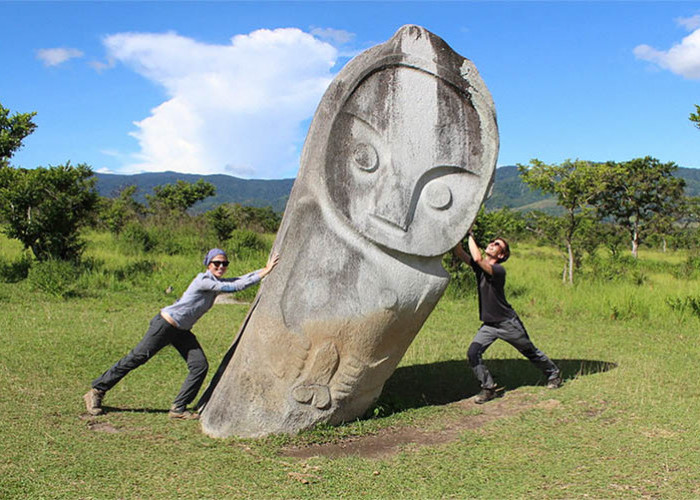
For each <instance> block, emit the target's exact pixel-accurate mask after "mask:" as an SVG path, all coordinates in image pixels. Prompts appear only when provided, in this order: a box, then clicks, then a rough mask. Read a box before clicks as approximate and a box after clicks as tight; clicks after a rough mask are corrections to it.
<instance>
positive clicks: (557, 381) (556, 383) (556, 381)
mask: <svg viewBox="0 0 700 500" xmlns="http://www.w3.org/2000/svg"><path fill="white" fill-rule="evenodd" d="M561 384H562V380H561V377H560V376H558V375H557V376H556V377H554V378H550V379H549V380H547V389H559V388H560V387H561Z"/></svg>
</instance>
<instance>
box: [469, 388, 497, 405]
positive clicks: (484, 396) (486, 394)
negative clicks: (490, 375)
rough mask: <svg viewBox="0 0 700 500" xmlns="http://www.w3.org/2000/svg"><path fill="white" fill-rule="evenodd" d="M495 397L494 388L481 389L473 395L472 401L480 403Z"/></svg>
mask: <svg viewBox="0 0 700 500" xmlns="http://www.w3.org/2000/svg"><path fill="white" fill-rule="evenodd" d="M495 398H496V389H481V392H480V393H479V394H477V395H476V396H475V397H474V402H475V403H476V404H478V405H480V404H484V403H486V402H487V401H491V400H492V399H495Z"/></svg>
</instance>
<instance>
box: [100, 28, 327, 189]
mask: <svg viewBox="0 0 700 500" xmlns="http://www.w3.org/2000/svg"><path fill="white" fill-rule="evenodd" d="M104 44H105V46H106V47H107V51H108V58H113V59H114V60H116V61H118V62H121V63H123V64H126V65H127V66H128V67H130V68H132V69H133V70H134V71H136V72H138V73H139V74H141V75H143V76H144V77H146V78H147V79H149V80H150V81H152V82H154V83H156V84H158V85H160V86H162V87H163V88H164V89H165V92H166V94H167V96H168V100H166V101H165V102H163V103H162V104H160V105H159V106H157V107H155V108H154V109H152V110H151V114H150V116H148V117H146V118H144V119H143V120H140V121H137V122H135V125H136V127H137V130H135V131H134V132H133V133H132V135H133V136H134V137H135V138H136V139H137V140H138V141H139V144H140V147H141V151H140V152H139V153H138V154H137V155H136V156H135V159H136V161H135V162H133V163H132V164H130V165H127V166H125V170H128V171H132V172H134V171H164V170H173V171H178V172H189V173H201V174H212V173H229V174H232V175H238V176H242V177H258V178H277V177H281V176H294V175H295V174H296V170H297V168H298V159H299V154H300V149H301V145H302V144H303V140H304V135H305V133H306V131H305V130H301V128H302V127H301V126H302V123H303V122H304V121H305V120H308V119H309V118H310V117H311V116H312V115H313V112H314V110H315V107H316V106H317V104H318V102H319V100H320V97H321V95H322V94H323V92H324V91H325V89H326V87H327V86H328V84H329V83H330V81H331V79H332V76H333V75H331V73H330V69H331V68H332V67H333V65H334V63H335V61H336V59H337V57H338V54H337V50H336V49H335V48H333V47H332V46H331V45H329V44H327V43H325V42H322V41H319V40H318V39H316V38H314V37H313V36H312V35H310V34H308V33H304V32H302V31H301V30H298V29H294V28H285V29H277V30H257V31H254V32H252V33H250V34H247V35H236V36H234V37H233V38H232V39H231V43H230V44H228V45H211V44H206V43H202V42H198V41H196V40H193V39H191V38H187V37H183V36H180V35H177V34H175V33H165V34H148V33H120V34H116V35H111V36H108V37H106V38H105V39H104Z"/></svg>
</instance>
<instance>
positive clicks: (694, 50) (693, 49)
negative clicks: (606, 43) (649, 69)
mask: <svg viewBox="0 0 700 500" xmlns="http://www.w3.org/2000/svg"><path fill="white" fill-rule="evenodd" d="M634 55H635V56H636V57H637V59H642V60H645V61H650V62H652V63H655V64H657V65H659V66H660V67H661V68H664V69H667V70H669V71H671V72H673V73H675V74H677V75H681V76H683V77H685V78H689V79H700V29H696V30H695V31H693V32H692V33H691V34H690V35H688V36H686V37H685V38H683V40H682V41H681V43H678V44H676V45H674V46H673V47H671V48H670V49H668V50H666V51H664V50H657V49H655V48H653V47H650V46H649V45H638V46H637V47H635V48H634Z"/></svg>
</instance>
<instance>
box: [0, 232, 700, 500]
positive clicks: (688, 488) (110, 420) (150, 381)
mask: <svg viewBox="0 0 700 500" xmlns="http://www.w3.org/2000/svg"><path fill="white" fill-rule="evenodd" d="M20 254H21V248H20V247H19V246H17V245H15V244H14V243H13V242H9V241H8V240H6V239H0V256H1V257H2V258H3V259H5V260H6V261H10V260H12V259H17V258H19V256H20ZM87 257H89V258H91V259H93V260H94V262H96V263H97V264H96V265H95V266H94V267H95V270H93V271H90V272H85V273H84V274H83V275H82V276H81V278H80V279H81V280H83V281H82V286H83V288H84V289H85V290H86V291H85V292H84V293H82V294H77V295H75V296H69V297H68V298H62V297H61V296H52V295H47V294H45V293H41V292H39V291H35V290H32V289H31V287H30V283H28V281H29V280H24V281H20V282H17V283H0V311H1V312H0V359H1V360H2V361H0V443H1V444H0V451H1V452H2V453H0V497H2V498H27V499H34V498H98V499H102V498H166V497H178V498H192V499H194V498H356V497H361V496H367V497H370V498H445V497H446V498H473V497H477V498H529V497H544V498H580V497H591V498H639V497H652V498H697V497H700V486H699V485H700V423H698V415H700V381H699V380H698V377H697V367H698V366H699V365H700V349H699V348H698V345H699V339H698V336H699V332H700V318H699V317H698V316H697V315H696V313H694V312H693V311H692V309H691V308H685V309H681V308H676V309H673V308H672V307H671V306H670V305H669V299H670V300H671V301H672V300H673V299H685V298H688V297H695V298H700V281H698V280H697V279H695V278H693V279H686V278H681V277H679V276H682V275H681V274H680V273H679V272H678V270H679V269H680V268H681V266H682V265H683V263H684V262H685V261H686V255H685V254H683V253H671V254H662V253H656V252H649V251H643V252H642V253H641V256H640V263H639V264H638V265H637V266H638V269H637V272H636V274H635V273H632V272H629V273H626V274H624V275H622V276H620V277H619V279H615V280H612V281H605V280H600V279H594V278H593V277H590V276H589V277H586V278H585V279H580V280H579V281H578V282H577V283H576V284H575V285H574V286H572V287H570V286H564V285H562V284H561V265H562V262H563V261H562V260H561V258H560V257H559V255H558V254H557V252H556V251H554V250H552V249H548V248H544V247H535V246H531V245H515V246H514V247H513V257H512V258H511V260H510V261H509V262H508V263H507V264H506V266H507V269H508V285H507V286H508V290H510V292H511V293H510V295H509V297H510V299H511V302H512V303H513V305H514V306H515V308H516V309H517V310H518V311H519V312H520V314H521V316H522V318H523V321H524V322H525V324H526V326H527V328H528V331H529V332H530V334H531V336H532V338H533V339H534V341H535V343H536V344H537V345H538V347H540V348H541V349H542V350H544V351H545V352H546V353H548V354H549V355H550V356H551V357H552V358H554V359H555V360H556V361H557V362H558V363H559V364H560V366H561V367H562V368H563V369H564V374H565V377H566V383H565V385H564V386H563V387H562V388H561V389H559V390H557V391H548V390H546V389H545V388H544V387H543V380H542V378H541V376H540V375H539V373H538V372H537V370H535V369H534V368H533V367H532V366H530V365H529V363H527V362H526V361H524V360H523V359H521V358H520V357H519V355H518V353H517V352H516V351H515V350H513V349H512V348H511V347H510V346H508V345H506V344H504V343H500V342H497V343H496V344H494V345H493V346H492V347H491V349H489V351H488V352H487V354H486V359H487V363H488V364H489V366H490V367H491V368H492V371H493V373H494V375H495V377H496V379H497V381H498V382H499V383H500V384H501V385H503V386H504V387H505V388H506V390H507V391H517V392H516V393H513V392H511V397H514V394H517V393H521V394H526V395H528V396H529V397H531V398H534V399H535V400H537V401H542V402H551V401H550V400H553V399H554V400H556V401H557V402H558V404H544V405H539V406H537V405H536V406H534V407H532V408H530V409H528V410H526V411H524V412H521V413H518V414H517V415H511V416H505V417H503V418H500V419H496V420H494V421H492V422H490V423H488V424H487V425H485V426H483V427H480V428H477V429H472V430H464V431H462V432H461V433H460V435H459V437H458V439H457V440H455V441H454V442H451V443H448V444H443V445H434V446H426V447H421V448H416V447H407V448H406V449H404V450H403V451H401V452H400V453H398V454H397V455H395V456H391V457H388V458H383V459H369V458H362V457H347V458H336V459H331V458H311V459H307V460H301V459H295V458H289V457H285V456H283V455H281V454H280V450H281V448H282V446H283V445H290V444H304V443H312V442H330V441H336V440H339V439H342V438H343V437H346V436H362V435H366V434H369V433H375V432H380V431H381V430H382V429H386V428H389V427H396V426H403V425H409V424H410V425H416V426H419V427H423V428H429V429H438V428H440V426H441V425H442V424H443V423H444V422H449V421H450V419H459V418H466V417H467V416H468V415H473V414H476V413H479V412H481V411H482V409H481V408H480V407H473V408H470V409H463V408H461V407H457V406H455V405H450V403H453V402H456V401H459V400H461V399H464V398H467V397H470V396H472V395H473V394H475V392H476V391H477V390H478V388H477V384H476V383H475V381H474V379H473V377H472V375H471V373H470V371H469V369H468V366H467V365H466V362H465V360H464V357H465V353H466V349H467V346H468V344H469V341H470V340H471V338H472V336H473V335H474V333H475V331H476V329H477V328H478V326H479V323H478V318H477V315H478V311H477V304H476V299H475V297H474V296H472V297H468V298H466V299H463V300H443V301H441V302H440V303H439V304H438V306H437V308H436V309H435V311H434V312H433V314H432V315H431V316H430V318H429V319H428V321H427V322H426V324H425V326H424V328H423V329H422V331H421V332H420V334H419V335H418V337H417V338H416V340H415V341H414V343H413V344H412V345H411V347H410V348H409V350H408V352H407V353H406V356H405V357H404V359H403V360H402V362H401V364H400V366H399V368H398V369H397V370H396V372H395V373H394V375H393V376H392V377H391V378H390V379H389V381H388V382H387V384H386V386H385V390H384V392H383V394H382V396H381V397H380V399H379V401H377V403H376V406H375V408H374V411H373V412H371V413H372V414H373V415H375V416H373V417H372V418H367V419H364V420H358V421H356V422H352V423H348V424H346V425H343V426H340V427H337V428H329V427H323V428H320V429H317V430H314V431H309V432H305V433H302V434H301V435H300V436H296V437H281V436H273V437H269V438H266V439H262V440H240V439H225V440H220V439H211V438H209V437H207V436H205V435H203V434H202V433H201V432H200V429H199V425H198V424H197V423H196V422H172V421H169V420H168V419H167V413H166V411H167V408H168V407H169V404H170V401H171V399H172V397H173V396H174V394H175V393H176V392H177V390H178V388H179V385H180V383H181V382H182V380H183V379H184V376H185V373H186V368H185V366H184V363H183V362H182V361H181V360H180V359H179V356H178V355H177V353H176V351H175V350H174V349H170V348H166V349H165V350H164V351H163V352H162V353H160V354H159V355H158V356H156V357H155V358H153V359H152V360H151V361H150V362H149V363H148V364H146V365H145V366H144V367H142V368H139V369H138V370H136V371H134V372H133V373H131V374H130V375H129V376H128V377H126V378H125V379H124V380H123V381H122V382H121V383H120V384H119V385H117V386H116V387H115V388H114V389H113V390H112V391H110V393H109V394H108V396H107V398H106V400H105V405H106V406H107V408H108V409H110V408H111V411H109V413H108V414H107V415H105V416H103V417H99V418H96V419H89V418H84V417H82V418H81V416H82V415H83V413H84V408H83V405H82V400H81V396H82V394H83V393H84V392H85V391H86V390H87V388H88V387H89V383H90V381H91V380H92V379H93V378H95V377H96V376H97V375H99V374H100V373H101V372H102V371H104V370H105V369H106V368H108V367H109V366H110V365H111V364H112V363H113V362H114V361H116V360H117V359H118V358H119V357H120V356H122V355H123V354H125V353H126V352H127V351H128V350H129V349H131V348H132V347H133V346H134V345H135V343H136V342H138V340H139V339H140V338H141V336H142V335H143V333H144V332H145V330H146V328H147V324H148V320H149V319H150V318H151V317H152V316H153V315H154V314H155V313H156V311H157V310H158V309H159V308H160V307H162V306H163V305H166V304H168V303H171V302H172V301H173V300H174V299H175V297H176V296H177V295H179V294H180V293H182V291H183V290H184V287H185V286H187V284H188V283H189V280H190V279H191V278H192V277H193V276H194V274H195V273H196V272H199V270H200V267H201V266H200V265H199V264H200V262H199V259H200V257H199V256H196V255H186V256H181V255H170V256H169V255H159V254H156V255H150V254H145V255H131V256H124V255H122V254H121V253H120V252H119V249H118V248H117V246H116V245H114V244H113V240H112V239H111V236H108V235H103V234H97V233H96V234H92V235H90V245H89V247H88V250H87ZM264 258H265V256H264V255H259V256H255V257H249V258H247V259H246V260H245V261H239V260H234V261H233V266H232V269H231V274H233V275H235V274H237V273H242V272H245V271H249V270H251V269H253V268H255V267H259V266H261V265H263V264H264ZM144 260H152V261H154V262H155V269H154V270H153V271H152V272H151V273H150V274H149V273H145V274H143V273H142V274H139V272H135V273H134V274H135V275H136V276H135V277H134V279H133V280H129V279H128V278H125V277H122V278H120V277H119V276H121V275H120V274H119V273H118V272H117V271H118V270H119V269H122V270H123V269H126V268H128V267H129V266H130V265H134V264H135V263H138V262H141V261H144ZM640 276H642V278H643V279H639V277H640ZM167 286H173V287H174V288H175V292H174V293H172V294H165V292H164V290H165V288H166V287H167ZM679 303H680V302H679ZM246 312H247V306H245V305H220V306H216V307H214V308H213V309H212V310H211V311H210V312H209V313H208V314H207V315H206V316H205V317H204V318H202V320H201V321H200V322H199V323H198V324H197V326H196V327H195V333H196V334H197V336H198V338H199V339H200V342H201V343H202V345H203V346H204V348H205V351H206V352H207V355H208V357H209V359H210V362H211V364H212V365H213V367H215V366H216V365H217V363H218V360H219V359H220V358H221V356H222V355H223V353H224V352H225V351H226V349H227V347H228V345H229V343H230V341H231V339H232V338H233V336H234V335H235V333H236V331H237V329H238V327H239V325H240V323H241V321H242V320H243V318H244V316H245V314H246ZM212 372H213V370H212ZM505 397H506V398H508V397H509V394H508V392H506V396H505ZM299 475H302V476H299ZM298 477H304V478H307V479H308V481H309V482H308V484H303V483H302V482H300V481H299V480H298V479H297V478H298Z"/></svg>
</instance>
